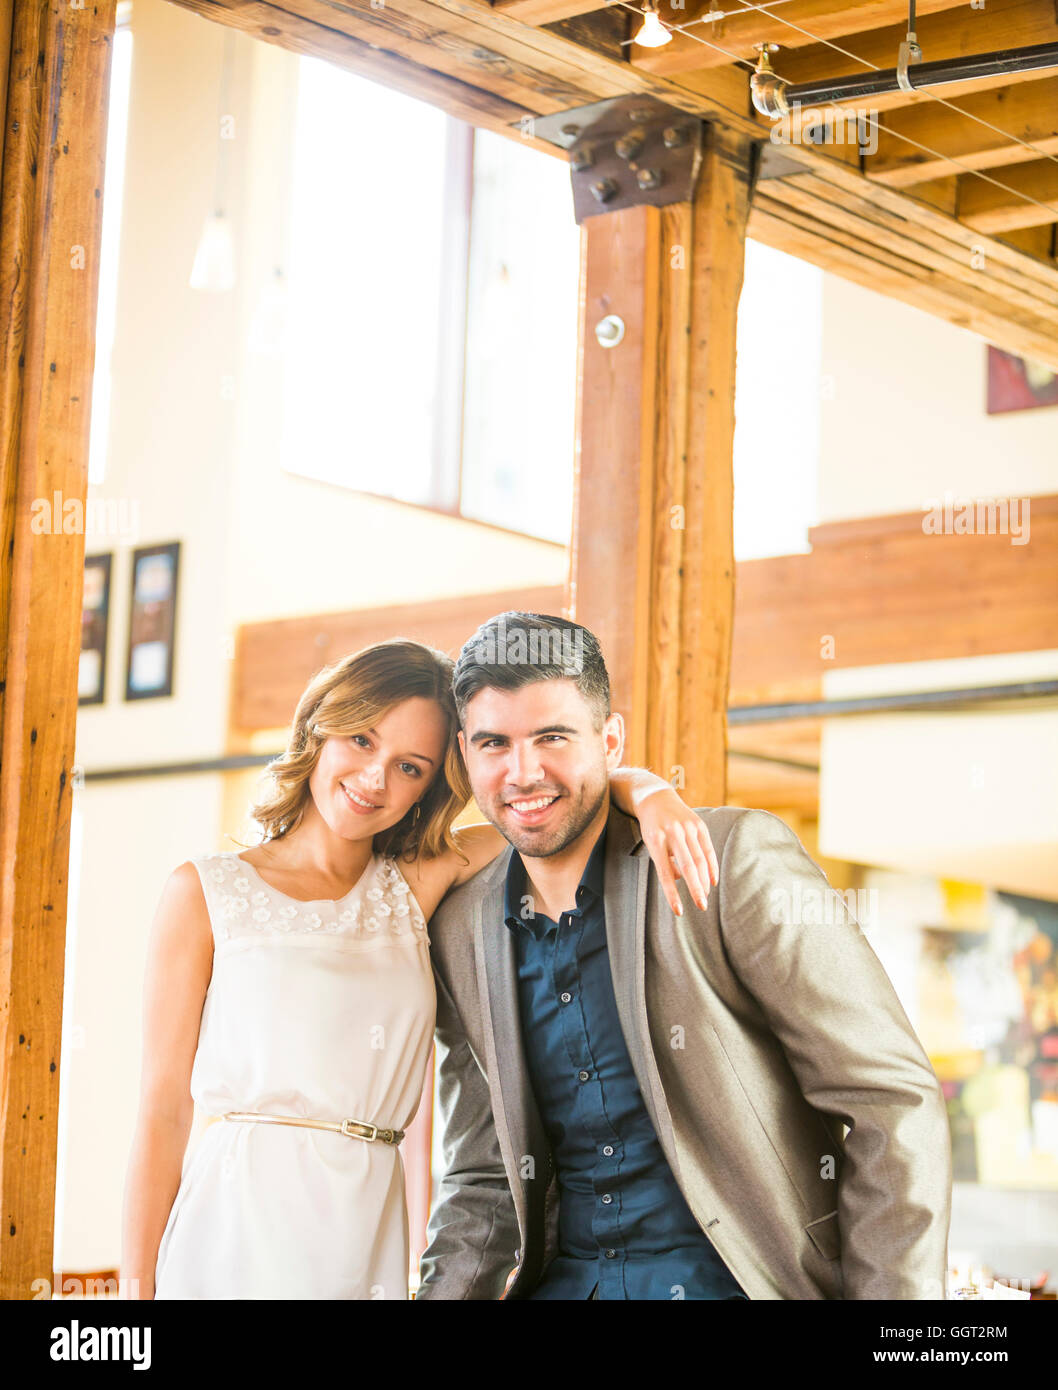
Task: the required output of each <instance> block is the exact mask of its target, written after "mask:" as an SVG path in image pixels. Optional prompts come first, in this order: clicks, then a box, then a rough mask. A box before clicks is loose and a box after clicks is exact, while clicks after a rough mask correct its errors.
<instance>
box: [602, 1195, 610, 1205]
mask: <svg viewBox="0 0 1058 1390" xmlns="http://www.w3.org/2000/svg"><path fill="white" fill-rule="evenodd" d="M602 1199H603V1202H604V1203H605V1205H606V1206H609V1205H610V1203H611V1202H612V1201H613V1198H612V1197H611V1196H610V1194H609V1193H608V1192H604V1193H603V1194H602Z"/></svg>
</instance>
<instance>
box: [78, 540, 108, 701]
mask: <svg viewBox="0 0 1058 1390" xmlns="http://www.w3.org/2000/svg"><path fill="white" fill-rule="evenodd" d="M110 559H111V557H110V556H109V555H86V556H85V562H84V598H83V599H82V600H81V659H80V661H79V663H78V666H77V703H78V704H79V705H101V704H102V703H103V695H104V691H105V688H106V677H107V625H108V619H109V616H110Z"/></svg>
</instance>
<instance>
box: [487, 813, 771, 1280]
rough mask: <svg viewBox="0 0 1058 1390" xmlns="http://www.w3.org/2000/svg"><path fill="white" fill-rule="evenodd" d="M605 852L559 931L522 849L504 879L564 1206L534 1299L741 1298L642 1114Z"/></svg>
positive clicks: (532, 1070) (529, 1040)
mask: <svg viewBox="0 0 1058 1390" xmlns="http://www.w3.org/2000/svg"><path fill="white" fill-rule="evenodd" d="M605 852H606V827H605V826H604V827H603V830H602V833H601V834H600V836H599V838H598V840H597V841H596V842H595V846H594V848H593V849H592V852H591V856H590V857H589V859H588V862H587V865H586V866H585V869H584V874H583V876H582V877H581V881H580V886H579V887H578V888H577V892H576V906H575V907H574V908H571V909H569V910H568V911H566V912H563V913H562V914H561V917H560V919H559V921H558V922H554V921H552V920H551V918H549V917H545V916H544V915H543V913H536V914H535V915H534V913H533V904H532V901H531V899H530V897H529V896H528V890H527V877H526V872H525V865H524V863H523V861H522V859H521V856H520V855H519V854H518V853H517V851H515V853H514V854H512V855H511V859H510V864H509V867H508V871H507V879H506V885H505V893H504V918H505V919H506V923H507V926H508V928H509V929H510V930H511V931H512V932H513V933H514V936H515V941H516V949H517V959H518V1002H519V1008H520V1014H521V1029H522V1046H523V1049H524V1052H525V1058H526V1063H527V1066H528V1069H529V1075H530V1079H531V1081H532V1084H533V1090H534V1092H535V1095H536V1100H537V1105H538V1107H539V1109H540V1115H541V1118H542V1120H543V1123H544V1128H545V1129H546V1131H547V1135H548V1138H549V1140H550V1142H551V1147H552V1152H553V1154H554V1158H555V1164H556V1168H557V1172H558V1182H559V1193H560V1198H561V1202H560V1206H559V1254H558V1256H557V1257H556V1258H555V1259H554V1260H553V1261H552V1262H551V1264H550V1265H549V1266H548V1268H547V1270H546V1271H545V1274H544V1277H543V1279H542V1280H541V1282H540V1284H539V1285H538V1286H537V1288H536V1289H535V1290H534V1291H533V1292H532V1293H531V1294H530V1295H529V1297H531V1298H540V1299H545V1298H546V1299H581V1298H590V1297H592V1293H593V1290H595V1293H594V1296H595V1297H596V1298H599V1299H680V1298H689V1299H714V1298H739V1297H743V1298H744V1297H745V1294H743V1292H742V1290H741V1288H740V1287H739V1285H738V1283H737V1282H736V1280H735V1279H734V1277H733V1276H732V1275H731V1273H730V1271H729V1270H728V1269H727V1266H726V1265H725V1264H724V1262H723V1261H722V1260H721V1259H720V1256H719V1255H718V1254H717V1252H716V1250H715V1249H714V1247H713V1245H712V1242H711V1241H710V1240H709V1239H708V1237H707V1236H705V1235H704V1234H703V1232H702V1229H701V1227H700V1226H699V1225H698V1223H697V1221H696V1220H695V1218H694V1216H693V1214H692V1212H691V1210H690V1208H689V1207H688V1205H687V1202H686V1200H685V1199H684V1196H683V1194H682V1193H681V1191H680V1189H679V1187H678V1185H677V1183H676V1180H675V1178H674V1177H673V1175H672V1170H671V1168H670V1167H669V1164H668V1161H667V1160H666V1158H665V1154H664V1152H663V1150H662V1148H661V1145H660V1144H659V1142H658V1137H657V1134H656V1133H655V1130H654V1126H653V1123H652V1122H651V1119H650V1116H649V1114H648V1113H647V1109H646V1106H645V1105H644V1104H643V1097H642V1095H641V1093H640V1090H639V1084H638V1082H637V1080H636V1076H635V1072H634V1070H633V1068H632V1059H631V1057H630V1056H629V1054H628V1048H627V1046H626V1044H625V1040H624V1034H623V1033H622V1031H621V1023H620V1018H619V1016H618V1013H617V1001H616V999H615V997H614V988H613V977H612V975H611V973H610V962H609V955H608V952H607V946H606V916H605V910H604V904H603V860H604V855H605Z"/></svg>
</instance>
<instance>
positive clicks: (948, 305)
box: [749, 199, 1058, 371]
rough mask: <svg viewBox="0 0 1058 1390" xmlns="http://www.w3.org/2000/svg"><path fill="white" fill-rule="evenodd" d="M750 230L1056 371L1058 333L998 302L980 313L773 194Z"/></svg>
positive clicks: (907, 265) (906, 264)
mask: <svg viewBox="0 0 1058 1390" xmlns="http://www.w3.org/2000/svg"><path fill="white" fill-rule="evenodd" d="M749 235H750V236H751V237H752V238H753V239H754V240H755V241H761V242H763V243H764V244H765V245H767V246H773V247H775V248H776V250H779V251H785V252H786V253H787V254H788V255H794V256H800V257H801V258H802V259H803V260H806V261H810V262H811V263H812V264H813V265H818V266H821V267H822V268H823V269H824V270H829V271H831V272H833V273H834V274H835V275H841V276H843V277H844V278H845V279H847V280H853V281H855V283H857V284H859V285H862V286H864V287H865V288H866V289H869V290H874V291H876V292H878V293H881V294H885V295H888V296H889V297H890V298H892V299H899V300H901V301H902V302H903V303H905V304H910V305H911V306H912V307H913V308H916V309H925V310H926V311H927V312H929V313H932V314H935V315H936V316H937V317H938V318H942V319H946V320H947V321H948V322H949V323H953V324H955V326H956V327H958V328H964V329H967V330H969V331H970V332H972V333H977V334H979V335H980V336H981V337H983V338H985V339H986V340H987V341H989V342H993V343H995V344H997V346H1000V347H1005V348H1006V349H1007V350H1008V351H1010V352H1015V353H1017V354H1019V355H1020V356H1024V357H1032V358H1035V359H1036V360H1037V361H1039V362H1044V363H1046V364H1047V365H1048V366H1051V367H1053V368H1054V369H1055V370H1056V371H1058V334H1046V333H1041V332H1033V331H1031V330H1027V329H1025V328H1023V327H1021V326H1020V325H1019V324H1017V323H1016V322H1013V321H1012V320H1011V319H1010V318H1009V316H1008V315H1007V313H1006V312H1005V309H1004V305H1003V304H1002V302H997V303H996V306H995V310H994V312H991V313H982V312H981V311H979V310H978V309H977V308H976V307H974V306H971V305H969V304H968V303H967V302H966V300H965V299H963V297H962V296H961V294H960V293H959V292H958V290H957V289H956V288H955V287H954V286H950V285H947V286H946V285H944V284H943V283H940V284H938V283H937V282H936V277H934V282H933V283H930V281H929V279H928V278H927V279H923V278H922V276H921V274H920V273H919V271H918V268H917V267H916V266H915V265H914V263H913V262H910V261H907V260H904V259H903V258H901V257H896V256H892V255H891V254H890V253H889V252H887V251H884V250H882V249H881V248H875V247H873V246H865V245H864V243H863V240H862V239H861V238H856V237H853V236H849V235H848V234H846V233H841V232H838V231H835V230H834V229H831V228H828V227H822V226H820V224H819V223H818V222H815V221H813V220H812V219H811V218H806V217H803V216H802V215H800V214H798V213H796V212H794V211H793V209H791V208H788V207H786V206H784V205H783V204H782V203H779V202H776V201H774V200H771V199H762V200H761V201H760V202H759V203H757V204H755V205H754V207H753V209H752V211H751V214H750V219H749Z"/></svg>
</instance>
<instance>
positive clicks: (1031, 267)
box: [781, 145, 1058, 303]
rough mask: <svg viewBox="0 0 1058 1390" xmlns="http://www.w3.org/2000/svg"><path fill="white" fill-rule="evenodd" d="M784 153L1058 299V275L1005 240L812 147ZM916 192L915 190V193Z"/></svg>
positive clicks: (853, 193) (786, 148)
mask: <svg viewBox="0 0 1058 1390" xmlns="http://www.w3.org/2000/svg"><path fill="white" fill-rule="evenodd" d="M781 149H782V153H783V154H785V155H787V156H788V157H789V158H790V159H793V160H795V161H796V162H797V163H799V164H803V165H804V166H805V168H806V169H808V170H811V171H812V172H813V173H815V174H817V175H818V176H819V177H820V178H822V179H825V180H826V181H827V182H828V183H832V184H834V185H835V186H836V187H837V188H840V189H843V190H844V191H845V192H846V193H848V194H850V195H851V196H852V197H857V198H866V199H867V200H868V201H870V202H871V203H872V204H873V205H874V206H876V207H879V208H884V209H885V210H886V211H887V212H891V213H893V214H894V215H895V216H897V217H899V218H901V219H902V220H903V221H904V222H906V223H907V224H908V225H909V227H911V226H914V227H918V228H923V229H926V230H928V231H933V232H936V233H937V235H939V236H942V237H946V238H948V239H949V240H951V241H954V242H956V243H958V244H959V245H961V246H963V247H964V248H965V249H966V250H967V251H968V252H970V253H971V254H977V253H979V252H980V251H982V250H983V252H984V254H985V256H986V258H987V259H988V260H989V261H990V262H991V263H993V264H998V265H1003V266H1007V267H1008V268H1010V269H1012V270H1014V271H1016V272H1018V273H1019V274H1020V275H1022V276H1024V277H1025V279H1026V281H1027V282H1028V283H1031V284H1034V285H1037V286H1038V292H1039V293H1042V294H1045V295H1046V296H1047V297H1048V300H1049V301H1050V302H1052V303H1053V302H1055V301H1056V300H1058V273H1056V272H1055V270H1054V269H1053V267H1051V266H1047V265H1044V264H1043V263H1042V262H1040V261H1037V260H1034V259H1033V258H1032V257H1030V256H1026V255H1024V254H1022V253H1021V252H1020V251H1017V250H1015V249H1014V248H1013V247H1010V246H1005V245H1004V244H1003V243H1002V242H1001V241H996V240H993V239H989V238H987V237H984V236H983V234H982V233H981V232H978V231H976V230H975V229H974V228H973V227H967V226H964V225H963V224H962V223H961V222H957V221H956V220H955V219H954V218H952V217H949V216H947V215H946V214H944V213H942V212H938V211H937V209H936V208H934V207H931V206H930V205H929V204H927V203H924V202H919V201H917V200H916V199H915V198H914V197H913V196H909V195H908V193H905V192H903V191H902V190H898V189H894V188H887V187H886V186H885V185H884V184H879V183H873V182H872V181H871V180H870V179H866V178H864V177H863V176H862V175H860V174H858V173H856V172H855V171H854V170H852V169H850V168H849V167H848V166H847V165H844V164H840V163H838V162H837V161H836V160H832V159H827V158H826V157H824V156H823V155H821V154H820V152H819V151H818V150H816V149H814V148H812V147H811V146H808V145H790V146H785V145H784V146H781ZM911 192H912V193H913V190H911Z"/></svg>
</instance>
